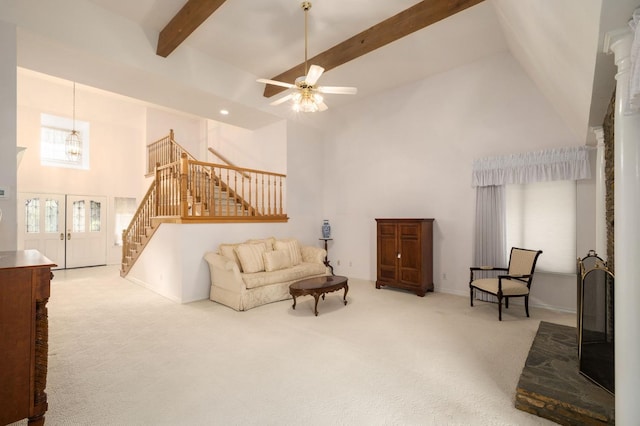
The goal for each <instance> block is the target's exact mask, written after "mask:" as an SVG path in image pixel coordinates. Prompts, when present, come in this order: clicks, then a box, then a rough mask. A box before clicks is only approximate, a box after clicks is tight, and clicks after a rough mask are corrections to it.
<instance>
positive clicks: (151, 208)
mask: <svg viewBox="0 0 640 426" xmlns="http://www.w3.org/2000/svg"><path fill="white" fill-rule="evenodd" d="M210 149H211V148H210ZM218 157H219V158H223V159H224V157H222V156H220V155H218ZM224 161H226V160H224ZM152 164H153V167H151V165H152ZM147 176H154V180H153V182H152V183H151V185H150V186H149V189H148V190H147V193H146V194H145V196H144V198H143V199H142V202H141V203H140V206H139V207H138V210H137V211H136V213H135V215H134V216H133V219H132V220H131V224H130V225H129V227H128V228H127V229H126V230H124V231H123V233H122V241H123V247H122V267H121V270H120V275H121V276H123V277H124V276H126V275H127V273H128V272H129V271H130V270H131V268H132V267H133V265H134V264H135V262H136V260H137V259H138V258H139V256H140V254H141V253H142V251H143V250H144V247H145V246H146V245H147V243H148V242H149V240H150V239H151V237H152V236H153V234H154V232H155V231H156V229H158V227H159V226H160V224H161V223H183V224H195V223H231V222H286V221H287V220H288V217H287V215H286V213H285V211H284V207H283V206H284V200H283V198H284V189H285V183H286V182H285V180H286V175H283V174H279V173H272V172H266V171H262V170H254V169H245V168H240V167H236V166H232V165H229V164H216V163H206V162H201V161H197V160H195V158H194V157H193V156H192V155H191V154H189V153H188V152H187V151H186V150H185V149H184V148H182V147H181V146H180V145H179V144H178V143H176V142H175V140H174V134H173V130H171V131H170V133H169V136H167V137H164V138H162V139H160V140H158V141H156V142H154V143H152V144H150V145H149V146H148V147H147Z"/></svg>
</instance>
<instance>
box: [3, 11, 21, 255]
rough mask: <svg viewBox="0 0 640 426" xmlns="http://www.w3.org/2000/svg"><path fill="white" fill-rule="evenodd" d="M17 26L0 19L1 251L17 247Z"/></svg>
mask: <svg viewBox="0 0 640 426" xmlns="http://www.w3.org/2000/svg"><path fill="white" fill-rule="evenodd" d="M16 55H17V52H16V27H15V25H13V24H8V23H6V22H3V21H0V57H1V58H2V61H0V82H1V84H0V129H1V132H2V136H0V188H2V189H4V190H5V195H6V198H0V210H2V219H1V220H0V251H5V250H6V251H10V250H15V249H16V248H17V244H18V239H17V233H16V227H17V225H16V224H17V216H16V205H17V201H16V200H17V198H16V191H17V178H16V167H17V161H16V134H17V127H16V125H17V122H16V96H17V95H16V91H17V87H16V86H17V85H16V63H17V62H16V61H17V58H16Z"/></svg>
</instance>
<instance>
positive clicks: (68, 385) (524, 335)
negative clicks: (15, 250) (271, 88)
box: [17, 266, 575, 425]
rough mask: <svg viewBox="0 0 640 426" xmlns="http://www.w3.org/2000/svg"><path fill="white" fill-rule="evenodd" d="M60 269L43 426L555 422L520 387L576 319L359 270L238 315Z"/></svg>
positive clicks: (98, 273)
mask: <svg viewBox="0 0 640 426" xmlns="http://www.w3.org/2000/svg"><path fill="white" fill-rule="evenodd" d="M55 275H56V277H55V279H54V280H53V282H52V288H51V298H50V300H49V304H48V308H49V376H48V382H47V394H48V400H49V411H48V412H47V415H46V423H47V425H541V424H544V425H548V424H552V423H550V422H549V421H547V420H544V419H541V418H538V417H535V416H532V415H530V414H527V413H525V412H522V411H520V410H517V409H516V408H514V397H515V388H516V385H517V383H518V379H519V377H520V373H521V371H522V368H523V366H524V362H525V360H526V357H527V354H528V352H529V348H530V346H531V343H532V341H533V338H534V337H535V334H536V331H537V329H538V324H539V322H540V321H541V320H544V321H548V322H553V323H558V324H565V325H574V324H575V316H574V315H572V314H567V313H560V312H553V311H548V310H543V309H536V308H532V309H531V318H530V319H527V318H526V316H525V314H524V308H523V307H522V306H519V305H515V304H514V305H513V306H511V308H510V309H509V310H507V311H506V313H505V314H504V317H503V318H504V320H503V321H502V322H498V313H497V306H496V305H495V304H491V303H487V302H477V303H476V306H475V307H473V308H471V307H470V306H469V301H468V298H466V297H460V296H454V295H448V294H442V293H429V294H427V296H426V297H424V298H421V297H417V296H415V295H413V294H410V293H407V292H404V291H399V290H391V289H381V290H376V289H375V286H374V283H373V282H369V281H362V280H353V279H352V280H350V281H349V293H348V295H347V300H348V305H347V306H344V305H343V303H342V294H343V293H342V291H340V292H336V293H330V294H328V295H327V297H326V300H324V301H323V300H320V303H319V306H318V309H319V312H320V313H319V316H318V317H315V316H314V315H313V298H312V297H310V296H307V297H303V298H299V299H298V305H297V307H296V310H295V311H294V310H292V309H291V301H283V302H278V303H273V304H269V305H266V306H262V307H258V308H255V309H252V310H249V311H247V312H236V311H233V310H231V309H229V308H227V307H225V306H222V305H219V304H216V303H214V302H210V301H200V302H195V303H191V304H186V305H179V304H176V303H174V302H172V301H170V300H167V299H165V298H163V297H162V296H159V295H157V294H155V293H153V292H151V291H149V290H147V289H145V288H142V287H140V286H138V285H136V284H132V283H130V282H129V281H127V280H125V279H122V278H120V277H119V275H118V269H117V267H113V266H109V267H100V268H87V269H77V270H68V271H56V272H55ZM17 424H26V422H19V423H17Z"/></svg>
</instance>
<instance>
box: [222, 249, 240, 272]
mask: <svg viewBox="0 0 640 426" xmlns="http://www.w3.org/2000/svg"><path fill="white" fill-rule="evenodd" d="M236 247H238V244H220V246H219V247H218V251H219V252H220V254H221V255H223V256H224V257H226V258H227V259H229V260H233V261H234V262H236V265H238V268H240V272H242V265H241V264H240V259H238V255H237V254H236Z"/></svg>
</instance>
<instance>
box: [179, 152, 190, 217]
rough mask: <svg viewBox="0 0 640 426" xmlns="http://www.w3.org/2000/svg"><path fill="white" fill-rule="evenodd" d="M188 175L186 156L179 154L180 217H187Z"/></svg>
mask: <svg viewBox="0 0 640 426" xmlns="http://www.w3.org/2000/svg"><path fill="white" fill-rule="evenodd" d="M188 173H189V159H188V158H187V154H186V153H185V152H183V153H182V154H180V217H183V218H184V217H187V216H188V215H189V203H188V201H187V177H188Z"/></svg>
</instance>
